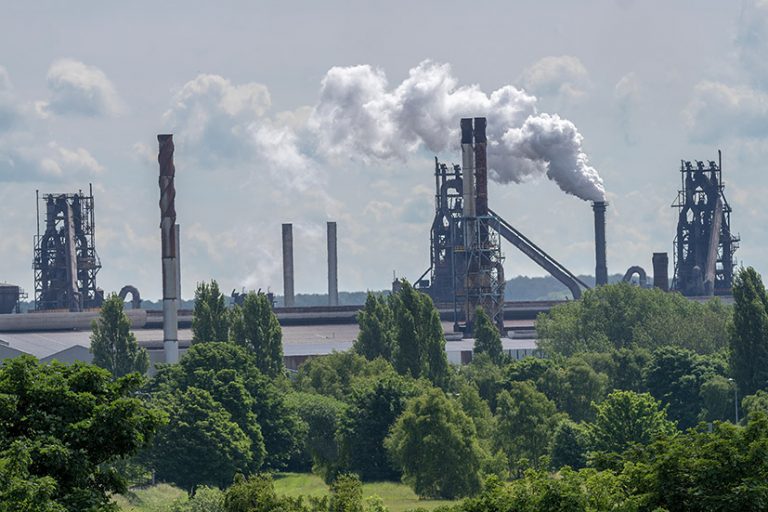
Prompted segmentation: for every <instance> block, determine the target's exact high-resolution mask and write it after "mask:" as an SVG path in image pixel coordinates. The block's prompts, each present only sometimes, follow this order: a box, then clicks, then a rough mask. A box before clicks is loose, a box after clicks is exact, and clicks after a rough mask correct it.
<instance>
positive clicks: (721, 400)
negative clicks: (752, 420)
mask: <svg viewBox="0 0 768 512" xmlns="http://www.w3.org/2000/svg"><path fill="white" fill-rule="evenodd" d="M734 388H735V384H734V383H733V382H732V381H730V380H728V379H726V378H725V377H723V376H722V375H713V376H711V377H709V378H708V379H707V380H705V381H704V382H703V383H702V385H701V387H700V388H699V398H700V400H701V406H702V410H701V413H700V414H699V419H700V420H701V421H734V420H735V411H734V398H735V395H734Z"/></svg>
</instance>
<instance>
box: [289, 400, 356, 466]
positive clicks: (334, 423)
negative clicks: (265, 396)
mask: <svg viewBox="0 0 768 512" xmlns="http://www.w3.org/2000/svg"><path fill="white" fill-rule="evenodd" d="M286 405H287V406H288V407H289V408H291V409H292V410H294V411H296V413H297V414H298V415H299V417H300V418H301V419H302V421H304V423H306V425H307V434H306V437H305V439H304V454H305V455H304V457H305V458H306V459H308V461H309V464H310V468H305V469H312V470H314V471H315V472H317V473H319V474H320V475H322V476H323V477H324V478H325V479H326V481H330V480H331V479H332V477H333V476H334V475H335V473H336V471H337V470H338V467H339V446H338V440H337V437H336V433H337V431H338V429H339V424H340V422H341V418H342V417H343V416H344V411H345V409H346V404H345V403H344V402H341V401H340V400H336V399H335V398H333V397H330V396H322V395H316V394H311V393H291V394H289V395H288V396H287V398H286Z"/></svg>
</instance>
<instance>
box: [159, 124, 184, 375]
mask: <svg viewBox="0 0 768 512" xmlns="http://www.w3.org/2000/svg"><path fill="white" fill-rule="evenodd" d="M157 142H158V144H159V152H158V156H157V161H158V163H159V164H160V180H159V183H160V233H161V236H162V262H163V349H164V351H165V362H166V363H177V362H178V361H179V335H178V328H179V324H178V302H177V299H178V297H177V294H178V286H177V282H176V281H177V272H178V268H177V263H176V256H177V249H178V245H177V240H176V189H175V188H174V184H173V180H174V177H175V175H176V168H175V167H174V165H173V150H174V146H173V135H170V134H168V135H158V136H157Z"/></svg>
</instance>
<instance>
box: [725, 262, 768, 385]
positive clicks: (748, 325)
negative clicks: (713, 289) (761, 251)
mask: <svg viewBox="0 0 768 512" xmlns="http://www.w3.org/2000/svg"><path fill="white" fill-rule="evenodd" d="M733 298H734V300H735V304H734V307H733V326H732V328H731V368H732V370H733V376H734V378H735V379H736V383H737V384H738V386H739V391H740V392H741V395H742V396H746V395H751V394H754V393H755V392H756V391H757V390H758V389H764V388H765V387H767V386H768V299H767V298H766V294H765V286H763V281H762V279H761V278H760V274H758V273H757V272H756V271H755V269H754V268H752V267H747V268H742V269H740V270H739V271H738V273H737V274H736V277H735V279H734V281H733Z"/></svg>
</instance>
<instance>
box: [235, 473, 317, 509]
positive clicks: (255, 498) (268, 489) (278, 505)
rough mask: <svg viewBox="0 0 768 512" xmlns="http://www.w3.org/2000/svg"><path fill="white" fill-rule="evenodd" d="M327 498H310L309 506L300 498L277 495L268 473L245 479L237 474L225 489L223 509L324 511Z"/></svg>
mask: <svg viewBox="0 0 768 512" xmlns="http://www.w3.org/2000/svg"><path fill="white" fill-rule="evenodd" d="M326 501H327V500H325V499H320V500H312V499H310V505H311V506H310V507H307V506H306V505H305V504H304V500H303V499H301V498H289V497H287V496H278V495H277V493H276V492H275V486H274V484H273V483H272V477H271V476H269V475H254V476H252V477H250V478H248V479H247V480H246V479H245V478H244V477H243V476H242V475H237V477H236V478H235V483H234V484H233V485H232V487H230V488H229V489H227V491H226V494H225V495H224V510H225V511H226V512H315V511H317V512H320V511H323V512H325V511H326V510H328V505H327V503H326Z"/></svg>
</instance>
